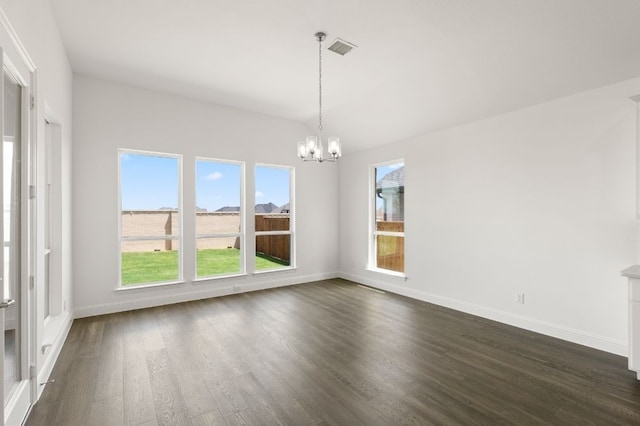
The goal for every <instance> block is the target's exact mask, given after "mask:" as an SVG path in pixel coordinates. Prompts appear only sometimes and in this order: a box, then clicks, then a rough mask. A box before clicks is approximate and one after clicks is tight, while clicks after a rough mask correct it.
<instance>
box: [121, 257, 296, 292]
mask: <svg viewBox="0 0 640 426" xmlns="http://www.w3.org/2000/svg"><path fill="white" fill-rule="evenodd" d="M288 265H289V263H288V262H284V261H282V260H280V259H274V258H271V257H268V256H265V255H262V254H258V255H256V270H258V271H260V270H266V269H275V268H281V267H282V266H288ZM238 272H240V250H237V249H207V250H198V274H197V275H198V277H207V276H211V275H220V274H233V273H238ZM177 279H178V252H177V251H158V252H129V253H122V285H131V284H141V283H154V282H161V281H175V280H177Z"/></svg>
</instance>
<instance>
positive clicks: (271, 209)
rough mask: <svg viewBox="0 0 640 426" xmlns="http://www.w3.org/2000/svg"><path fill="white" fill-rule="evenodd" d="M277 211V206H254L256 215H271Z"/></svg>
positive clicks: (271, 204) (269, 204)
mask: <svg viewBox="0 0 640 426" xmlns="http://www.w3.org/2000/svg"><path fill="white" fill-rule="evenodd" d="M277 209H278V206H276V205H275V204H273V203H267V204H256V213H273V212H274V211H275V210H277Z"/></svg>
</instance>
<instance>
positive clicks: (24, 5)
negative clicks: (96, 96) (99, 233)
mask: <svg viewBox="0 0 640 426" xmlns="http://www.w3.org/2000/svg"><path fill="white" fill-rule="evenodd" d="M0 7H1V8H2V10H3V12H4V13H5V15H6V16H7V18H8V20H9V22H10V24H11V26H12V27H13V28H14V30H15V31H16V33H17V35H18V37H19V39H20V42H21V43H22V44H23V46H24V47H25V50H26V51H27V53H28V54H29V56H30V57H31V59H32V60H33V62H34V63H35V66H36V69H37V71H36V75H37V84H36V91H37V93H36V94H37V106H36V116H37V133H36V139H37V151H38V171H37V185H36V187H37V189H36V190H37V202H40V201H41V200H42V198H43V196H44V192H43V190H44V185H43V180H44V169H43V167H42V164H43V161H42V157H41V155H42V153H43V151H44V150H43V148H44V135H45V132H44V112H45V104H46V105H47V109H48V110H49V111H50V112H51V113H52V114H53V117H54V118H55V120H56V121H57V122H59V123H60V125H61V128H62V136H61V159H62V164H61V165H60V167H61V168H62V188H61V194H62V197H61V200H59V202H60V208H61V222H62V226H61V229H60V234H61V235H62V239H61V240H60V241H58V247H57V249H58V250H57V255H59V256H60V262H61V271H60V273H61V278H62V298H63V300H64V301H65V303H66V305H67V312H66V314H63V315H61V316H60V317H59V318H58V319H57V320H56V321H49V322H48V323H47V327H46V328H45V324H44V305H43V303H44V298H43V297H42V295H43V287H44V280H43V277H44V264H43V249H44V235H43V234H42V233H41V232H40V233H39V234H38V237H37V254H38V255H37V267H36V268H37V269H36V279H37V286H36V294H37V295H38V302H37V312H36V340H37V342H36V348H37V350H36V351H35V352H36V353H37V360H36V363H37V366H38V381H42V380H45V379H46V377H48V375H49V372H50V371H51V368H52V367H53V363H54V362H55V358H56V357H57V352H58V351H59V349H60V347H61V345H62V343H63V340H64V337H65V333H66V331H67V330H68V327H69V326H70V323H71V315H70V310H71V308H72V306H71V305H72V294H71V292H72V281H71V128H72V120H71V114H72V109H71V101H72V96H71V89H72V78H73V75H72V72H71V67H70V65H69V62H68V60H67V56H66V53H65V50H64V47H63V45H62V40H61V38H60V35H59V33H58V29H57V26H56V23H55V20H54V17H53V13H52V11H51V8H50V5H49V1H47V0H0ZM43 224H44V211H43V209H42V208H37V229H38V230H42V229H43V228H44V226H43ZM45 342H46V343H55V344H54V347H53V348H50V349H48V350H47V352H46V353H45V354H43V353H42V351H41V350H40V348H41V346H42V344H43V343H45ZM42 389H43V387H42V386H38V391H39V392H41V391H42Z"/></svg>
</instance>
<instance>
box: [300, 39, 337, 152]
mask: <svg viewBox="0 0 640 426" xmlns="http://www.w3.org/2000/svg"><path fill="white" fill-rule="evenodd" d="M315 37H316V40H318V81H319V84H318V93H319V96H318V100H319V102H318V134H317V135H314V136H307V140H306V142H299V143H298V157H300V158H301V159H302V160H303V161H315V162H318V163H322V162H324V161H331V162H335V161H338V158H340V156H341V155H342V146H341V145H340V138H338V137H336V136H330V137H329V138H327V157H325V153H324V146H323V143H322V41H323V40H324V39H325V38H326V34H325V33H323V32H318V33H316V35H315Z"/></svg>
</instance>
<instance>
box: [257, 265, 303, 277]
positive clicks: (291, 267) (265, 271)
mask: <svg viewBox="0 0 640 426" xmlns="http://www.w3.org/2000/svg"><path fill="white" fill-rule="evenodd" d="M297 269H298V268H296V267H295V266H290V267H288V268H278V269H263V270H260V271H254V272H253V274H252V275H262V274H271V273H273V272H286V271H295V270H297Z"/></svg>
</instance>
